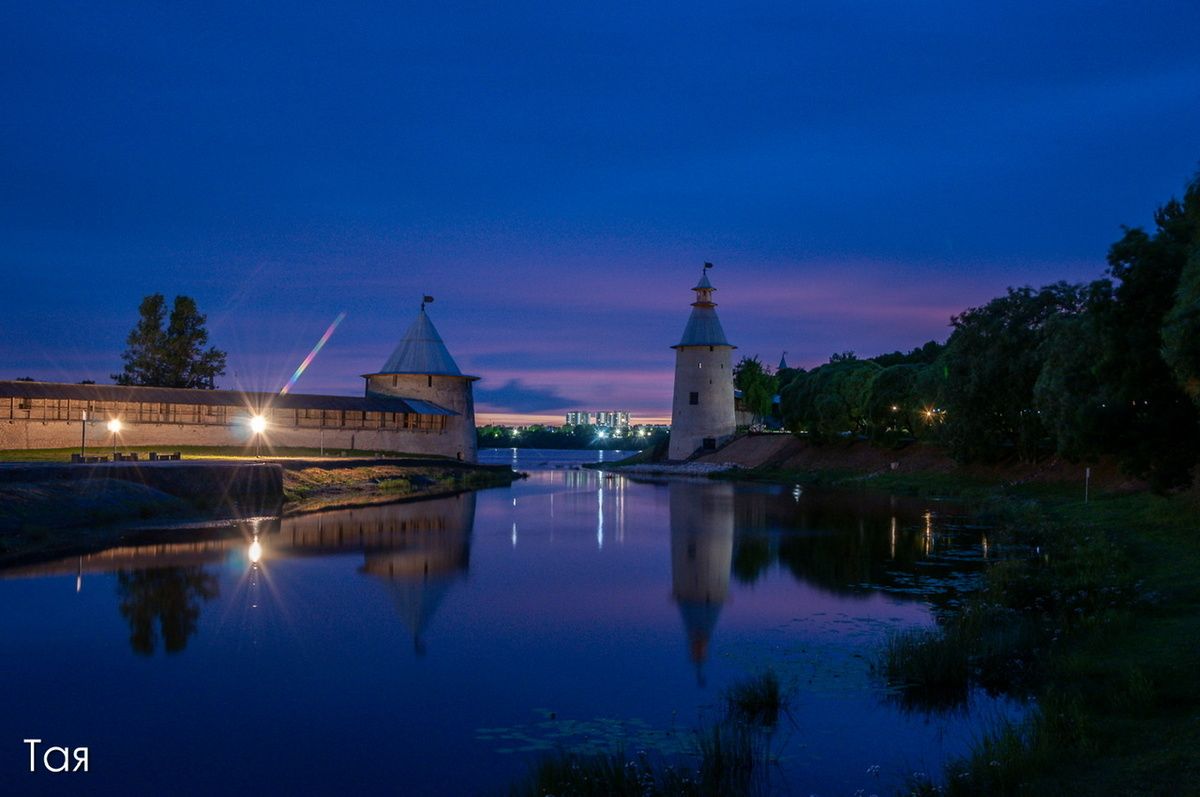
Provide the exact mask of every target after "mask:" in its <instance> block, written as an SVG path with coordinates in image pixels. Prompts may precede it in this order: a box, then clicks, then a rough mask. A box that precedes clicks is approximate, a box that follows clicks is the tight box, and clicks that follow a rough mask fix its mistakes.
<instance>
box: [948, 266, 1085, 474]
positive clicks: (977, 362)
mask: <svg viewBox="0 0 1200 797" xmlns="http://www.w3.org/2000/svg"><path fill="white" fill-rule="evenodd" d="M1084 295H1085V292H1084V289H1083V287H1082V286H1079V285H1068V284H1067V283H1065V282H1059V283H1056V284H1054V285H1048V286H1046V287H1044V288H1042V289H1040V290H1037V291H1035V290H1034V289H1033V288H1028V287H1026V288H1019V289H1014V288H1009V290H1008V294H1007V295H1006V296H1001V297H999V298H997V299H993V300H992V301H990V302H988V303H987V304H986V305H984V306H983V307H974V308H971V309H969V310H967V311H965V312H964V313H962V314H961V315H958V316H954V317H953V318H952V319H951V323H952V324H953V326H954V333H953V334H952V335H951V336H950V340H949V341H948V342H947V343H946V352H945V354H944V355H943V358H942V362H943V363H944V367H945V371H946V376H947V378H946V383H945V386H944V388H943V398H944V401H945V409H946V421H945V425H946V439H947V442H948V443H949V446H950V450H951V453H952V454H953V455H954V456H955V457H956V458H957V459H959V460H960V461H964V462H965V461H970V460H975V459H996V458H999V457H1000V456H1002V454H1003V453H1004V452H1005V451H1007V450H1009V449H1012V450H1015V452H1016V453H1017V455H1018V456H1020V457H1021V458H1023V459H1034V458H1036V456H1037V454H1038V450H1039V446H1040V445H1041V444H1042V443H1043V441H1044V440H1045V438H1046V431H1045V428H1044V427H1043V425H1042V424H1041V421H1040V419H1039V418H1040V416H1039V415H1038V414H1037V410H1036V408H1035V407H1034V406H1033V387H1034V384H1035V383H1036V382H1037V380H1038V376H1039V375H1040V374H1041V371H1042V362H1043V357H1044V354H1043V351H1042V343H1043V342H1044V341H1045V340H1046V338H1047V334H1048V333H1047V330H1048V329H1050V328H1052V326H1053V325H1052V324H1051V322H1052V321H1053V320H1055V319H1057V318H1061V317H1064V316H1073V315H1078V314H1079V313H1080V312H1081V311H1082V309H1083V302H1084Z"/></svg>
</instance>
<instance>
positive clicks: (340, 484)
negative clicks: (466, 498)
mask: <svg viewBox="0 0 1200 797" xmlns="http://www.w3.org/2000/svg"><path fill="white" fill-rule="evenodd" d="M518 478H520V476H519V475H518V474H516V473H514V472H513V471H512V469H511V468H508V467H506V466H502V465H500V466H484V465H479V466H464V465H460V464H457V463H456V464H455V465H452V466H450V465H448V466H445V467H439V466H437V465H436V464H434V463H430V464H429V465H422V466H415V467H414V466H398V465H357V466H355V467H349V468H338V467H308V468H288V467H286V466H285V469H284V472H283V495H284V500H285V502H286V503H285V504H284V514H285V515H294V514H300V513H304V512H317V511H321V510H325V509H334V508H345V507H350V506H366V505H371V504H384V503H391V502H394V501H403V500H408V499H415V498H430V497H433V496H438V495H449V494H452V493H458V492H462V491H464V490H481V489H485V488H488V487H503V486H506V485H509V484H511V483H512V482H513V481H514V480H516V479H518Z"/></svg>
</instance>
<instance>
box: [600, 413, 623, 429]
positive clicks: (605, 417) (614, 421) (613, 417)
mask: <svg viewBox="0 0 1200 797" xmlns="http://www.w3.org/2000/svg"><path fill="white" fill-rule="evenodd" d="M596 426H603V427H606V428H608V429H628V428H629V413H628V412H620V411H613V412H597V413H596Z"/></svg>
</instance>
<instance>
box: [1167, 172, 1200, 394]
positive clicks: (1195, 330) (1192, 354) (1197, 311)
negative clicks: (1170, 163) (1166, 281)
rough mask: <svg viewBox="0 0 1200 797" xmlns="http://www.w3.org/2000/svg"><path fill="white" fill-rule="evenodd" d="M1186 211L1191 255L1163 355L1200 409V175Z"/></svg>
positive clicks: (1191, 189) (1181, 279)
mask: <svg viewBox="0 0 1200 797" xmlns="http://www.w3.org/2000/svg"><path fill="white" fill-rule="evenodd" d="M1183 207H1184V211H1185V212H1184V215H1185V217H1186V216H1188V215H1190V216H1191V218H1192V221H1193V224H1192V233H1191V241H1190V243H1191V252H1190V254H1188V258H1187V262H1185V263H1184V265H1183V271H1182V272H1181V273H1180V275H1179V287H1178V288H1177V289H1176V290H1175V304H1174V306H1172V307H1171V310H1170V311H1169V312H1168V313H1167V315H1166V318H1165V319H1164V321H1163V328H1162V339H1163V350H1162V355H1163V360H1165V361H1166V363H1167V365H1169V366H1170V367H1171V370H1172V371H1173V372H1174V374H1175V379H1176V381H1178V383H1179V386H1180V387H1181V388H1183V392H1184V393H1186V394H1187V395H1188V397H1189V398H1191V400H1192V402H1193V403H1194V404H1195V405H1196V406H1197V407H1200V219H1198V218H1197V217H1198V216H1200V175H1197V177H1196V178H1194V179H1193V180H1192V183H1191V185H1190V186H1188V190H1187V192H1186V193H1185V195H1184V201H1183Z"/></svg>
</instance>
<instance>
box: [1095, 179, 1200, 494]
mask: <svg viewBox="0 0 1200 797" xmlns="http://www.w3.org/2000/svg"><path fill="white" fill-rule="evenodd" d="M1198 180H1200V178H1196V179H1193V180H1192V182H1191V184H1190V185H1189V187H1188V189H1187V191H1186V193H1185V194H1184V199H1183V201H1182V202H1180V201H1179V200H1176V199H1172V200H1171V201H1169V202H1167V203H1166V204H1165V205H1163V206H1162V207H1161V208H1159V209H1158V212H1156V213H1155V214H1154V223H1155V230H1154V232H1153V233H1147V232H1146V231H1145V230H1142V229H1140V228H1133V229H1126V230H1125V235H1124V236H1123V237H1122V238H1121V240H1119V241H1117V242H1116V243H1115V244H1113V245H1112V248H1111V249H1110V250H1109V253H1108V263H1109V273H1110V274H1111V275H1112V277H1113V279H1114V280H1115V281H1116V282H1117V286H1116V287H1115V288H1114V289H1113V291H1112V297H1111V300H1110V301H1107V302H1104V303H1100V304H1098V305H1097V307H1096V312H1097V314H1098V318H1097V320H1098V323H1100V324H1101V327H1102V330H1103V333H1102V334H1103V335H1104V347H1103V352H1104V356H1103V357H1102V359H1101V361H1100V362H1099V363H1098V366H1097V376H1098V378H1099V379H1100V381H1101V382H1102V383H1103V384H1104V385H1106V386H1107V389H1108V390H1109V392H1110V395H1111V396H1112V399H1113V401H1111V402H1109V406H1108V411H1109V412H1108V414H1107V416H1106V436H1107V438H1108V441H1107V442H1108V446H1109V448H1110V450H1112V451H1113V452H1114V453H1115V454H1116V455H1117V457H1118V459H1119V461H1120V464H1121V467H1122V468H1123V469H1124V470H1125V471H1126V472H1127V473H1130V474H1132V475H1134V476H1141V477H1146V478H1148V479H1149V480H1150V482H1151V484H1152V485H1153V486H1154V488H1155V489H1160V490H1161V489H1166V488H1170V487H1175V486H1180V485H1184V484H1187V483H1188V482H1190V480H1191V470H1192V467H1193V466H1194V465H1195V463H1196V460H1197V453H1198V451H1200V423H1198V422H1197V418H1198V415H1197V406H1196V404H1194V403H1193V402H1192V401H1191V400H1190V399H1189V397H1188V395H1187V393H1185V389H1186V380H1185V382H1184V385H1183V386H1182V387H1181V385H1180V382H1179V380H1178V376H1179V370H1180V368H1181V367H1182V368H1183V370H1184V372H1185V374H1186V371H1187V368H1188V364H1187V361H1188V359H1189V355H1188V351H1189V347H1190V346H1194V345H1195V338H1194V337H1193V338H1191V339H1190V340H1189V339H1188V337H1187V328H1188V327H1187V324H1188V318H1189V317H1190V315H1191V314H1190V313H1189V312H1188V307H1187V301H1186V299H1185V301H1184V306H1183V307H1182V308H1181V307H1180V305H1179V297H1180V294H1181V292H1182V293H1184V294H1186V293H1187V291H1188V286H1186V285H1184V284H1183V280H1182V276H1183V273H1184V266H1185V264H1186V263H1187V262H1188V259H1189V257H1190V256H1192V255H1194V253H1195V251H1196V248H1197V246H1198V245H1200V185H1198V184H1197V183H1198ZM1177 311H1178V312H1177ZM1164 355H1165V356H1166V357H1167V358H1169V359H1170V360H1171V364H1170V365H1169V364H1168V360H1167V359H1164ZM1192 362H1193V363H1194V362H1195V360H1194V355H1193V359H1192Z"/></svg>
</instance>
